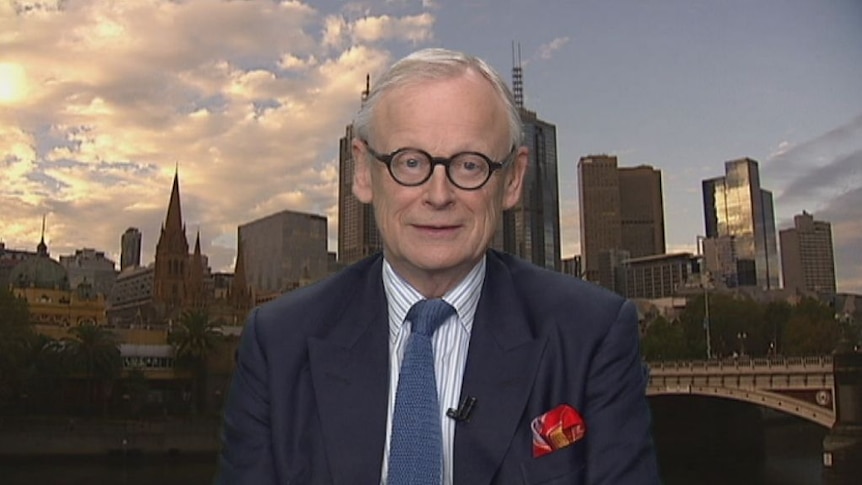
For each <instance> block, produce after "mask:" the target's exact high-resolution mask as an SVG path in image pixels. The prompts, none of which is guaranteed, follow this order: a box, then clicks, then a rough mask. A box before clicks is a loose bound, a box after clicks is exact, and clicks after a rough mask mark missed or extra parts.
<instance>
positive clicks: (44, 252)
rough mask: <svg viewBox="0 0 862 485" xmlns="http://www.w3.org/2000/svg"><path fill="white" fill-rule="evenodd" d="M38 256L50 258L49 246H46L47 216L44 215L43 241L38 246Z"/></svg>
mask: <svg viewBox="0 0 862 485" xmlns="http://www.w3.org/2000/svg"><path fill="white" fill-rule="evenodd" d="M36 254H38V255H39V256H48V245H47V244H45V214H42V239H40V240H39V244H38V245H37V246H36Z"/></svg>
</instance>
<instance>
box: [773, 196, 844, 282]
mask: <svg viewBox="0 0 862 485" xmlns="http://www.w3.org/2000/svg"><path fill="white" fill-rule="evenodd" d="M793 226H794V227H792V228H789V229H784V230H782V231H781V232H779V236H780V238H781V269H782V276H783V278H784V287H785V288H787V289H791V290H795V291H800V292H814V293H835V291H836V287H835V258H834V255H833V248H832V225H831V224H829V223H828V222H825V221H816V220H814V217H813V216H812V215H811V214H809V213H807V212H805V211H803V212H802V214H798V215H796V216H794V217H793Z"/></svg>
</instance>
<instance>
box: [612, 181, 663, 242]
mask: <svg viewBox="0 0 862 485" xmlns="http://www.w3.org/2000/svg"><path fill="white" fill-rule="evenodd" d="M617 174H618V175H619V188H620V231H621V237H622V248H623V249H625V250H626V251H628V252H629V253H630V254H631V257H632V258H642V257H645V256H654V255H658V254H664V253H665V241H664V202H663V200H662V187H661V171H660V170H656V169H654V168H653V167H651V166H649V165H639V166H637V167H619V168H618V169H617Z"/></svg>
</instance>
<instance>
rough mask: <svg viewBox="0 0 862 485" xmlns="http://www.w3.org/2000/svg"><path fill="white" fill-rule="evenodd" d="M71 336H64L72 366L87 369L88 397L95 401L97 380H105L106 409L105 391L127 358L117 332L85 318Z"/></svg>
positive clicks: (103, 396) (80, 369)
mask: <svg viewBox="0 0 862 485" xmlns="http://www.w3.org/2000/svg"><path fill="white" fill-rule="evenodd" d="M69 333H70V334H72V336H71V337H66V338H64V339H63V343H64V345H65V352H66V354H67V356H68V357H69V358H70V359H71V362H72V368H73V369H75V370H77V371H80V372H83V374H84V377H85V378H86V380H87V399H88V400H89V401H90V402H91V403H92V401H93V400H94V399H93V398H94V393H95V391H96V383H97V382H101V383H102V384H103V385H104V387H101V390H102V391H103V392H101V393H100V394H101V401H102V412H103V413H104V412H105V410H106V406H107V396H106V395H105V394H106V393H105V392H104V391H105V390H106V388H107V387H108V386H109V385H110V384H111V382H112V381H113V380H114V379H116V378H117V377H118V376H119V375H120V371H121V370H122V367H123V361H122V358H121V356H120V349H119V347H118V346H117V342H116V340H115V338H114V335H113V334H112V333H111V332H110V331H109V330H107V329H105V328H103V327H100V326H99V325H96V324H95V323H94V322H85V323H82V324H81V325H78V326H77V327H73V328H71V329H70V330H69Z"/></svg>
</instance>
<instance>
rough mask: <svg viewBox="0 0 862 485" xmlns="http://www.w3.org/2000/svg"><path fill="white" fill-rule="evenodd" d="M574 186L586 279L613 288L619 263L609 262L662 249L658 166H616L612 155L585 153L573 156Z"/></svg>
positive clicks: (662, 218) (639, 256)
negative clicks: (576, 170) (578, 202)
mask: <svg viewBox="0 0 862 485" xmlns="http://www.w3.org/2000/svg"><path fill="white" fill-rule="evenodd" d="M578 191H579V198H580V219H581V252H582V254H583V258H584V276H585V278H586V279H587V280H589V281H593V282H596V283H599V284H600V285H602V286H604V287H606V288H610V289H614V288H615V286H617V285H615V284H614V281H616V280H619V278H616V277H615V276H613V275H614V274H616V271H617V270H616V269H613V268H618V267H619V264H612V263H615V262H621V261H622V259H620V258H622V257H625V258H641V257H645V256H653V255H658V254H664V252H665V239H664V204H663V202H662V188H661V171H659V170H656V169H654V168H653V167H651V166H649V165H640V166H637V167H618V166H617V157H615V156H610V155H589V156H586V157H581V159H580V160H579V161H578ZM626 254H627V255H626Z"/></svg>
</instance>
